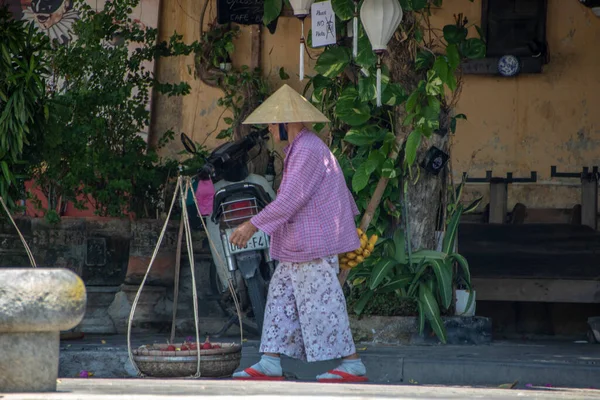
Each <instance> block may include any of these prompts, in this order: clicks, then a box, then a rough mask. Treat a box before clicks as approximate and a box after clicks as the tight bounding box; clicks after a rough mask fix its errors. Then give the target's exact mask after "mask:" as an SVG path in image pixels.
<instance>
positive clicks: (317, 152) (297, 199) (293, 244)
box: [251, 129, 360, 262]
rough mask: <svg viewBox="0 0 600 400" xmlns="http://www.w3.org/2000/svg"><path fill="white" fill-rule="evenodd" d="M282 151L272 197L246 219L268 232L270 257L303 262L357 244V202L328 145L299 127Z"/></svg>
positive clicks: (342, 250) (351, 249)
mask: <svg viewBox="0 0 600 400" xmlns="http://www.w3.org/2000/svg"><path fill="white" fill-rule="evenodd" d="M284 152H285V154H286V157H285V162H284V175H283V181H282V182H281V186H280V188H279V193H278V195H277V199H275V200H274V201H273V202H271V203H270V204H269V205H268V206H267V207H265V208H264V209H263V210H262V211H261V212H260V213H259V214H258V215H256V216H255V217H254V218H252V221H251V222H252V224H253V225H254V226H256V227H257V228H258V229H260V230H262V231H263V232H265V233H267V234H268V235H270V236H271V257H272V258H273V259H275V260H279V261H284V262H308V261H312V260H315V259H319V258H323V257H327V256H332V255H337V254H341V253H345V252H349V251H353V250H356V249H357V248H359V247H360V240H359V239H358V235H357V234H356V224H355V222H354V217H355V216H356V215H358V213H359V212H358V208H357V207H356V203H355V202H354V199H353V198H352V194H351V193H350V191H349V190H348V187H347V186H346V181H345V180H344V174H343V172H342V169H341V167H340V165H339V163H338V162H337V160H336V158H335V156H334V155H333V154H332V153H331V151H330V150H329V148H328V147H327V146H326V145H325V143H323V141H322V140H321V139H320V138H319V137H318V136H317V135H315V134H314V133H313V132H311V131H309V130H308V129H303V130H302V131H301V132H300V133H299V134H298V136H296V138H295V139H294V141H293V142H292V143H291V144H290V145H289V146H288V147H286V148H285V150H284Z"/></svg>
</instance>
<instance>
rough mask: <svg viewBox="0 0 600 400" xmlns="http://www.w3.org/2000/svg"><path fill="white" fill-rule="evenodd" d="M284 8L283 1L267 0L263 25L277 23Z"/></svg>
mask: <svg viewBox="0 0 600 400" xmlns="http://www.w3.org/2000/svg"><path fill="white" fill-rule="evenodd" d="M282 8H283V1H282V0H265V2H264V14H263V24H265V25H269V24H270V23H271V22H273V21H275V20H276V19H277V17H279V14H281V9H282Z"/></svg>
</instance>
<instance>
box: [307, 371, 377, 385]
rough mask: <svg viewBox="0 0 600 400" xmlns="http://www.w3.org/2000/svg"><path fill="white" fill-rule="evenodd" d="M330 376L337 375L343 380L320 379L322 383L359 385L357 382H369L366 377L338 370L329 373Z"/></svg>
mask: <svg viewBox="0 0 600 400" xmlns="http://www.w3.org/2000/svg"><path fill="white" fill-rule="evenodd" d="M327 373H328V374H331V375H337V376H339V377H340V378H341V379H337V378H325V379H318V381H319V382H321V383H357V382H368V381H369V379H368V378H367V377H366V376H358V375H352V374H349V373H347V372H344V371H338V370H337V369H333V370H331V371H327Z"/></svg>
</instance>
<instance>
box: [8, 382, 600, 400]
mask: <svg viewBox="0 0 600 400" xmlns="http://www.w3.org/2000/svg"><path fill="white" fill-rule="evenodd" d="M58 390H59V392H58V393H41V394H2V393H0V399H2V400H109V399H110V400H133V399H135V400H171V399H178V400H200V399H202V400H206V398H207V396H210V398H211V399H213V398H219V399H226V398H239V397H241V396H243V397H244V398H260V399H277V400H279V399H293V400H304V399H342V398H343V399H344V400H358V399H399V400H409V399H410V400H413V399H414V400H438V399H449V400H464V399H485V400H513V399H523V398H525V399H537V400H599V399H600V391H591V390H556V389H546V390H508V389H507V390H503V389H476V388H459V387H415V386H380V385H338V384H318V383H293V382H275V383H273V382H270V383H269V384H268V385H267V384H265V383H264V382H236V381H224V380H218V381H208V380H206V381H205V380H200V381H196V380H154V379H143V380H142V379H140V380H133V379H127V380H119V379H61V381H60V383H59V384H58Z"/></svg>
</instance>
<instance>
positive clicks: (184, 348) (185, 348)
mask: <svg viewBox="0 0 600 400" xmlns="http://www.w3.org/2000/svg"><path fill="white" fill-rule="evenodd" d="M189 349H190V348H189V347H188V346H187V345H186V344H184V345H183V346H181V351H188V350H189Z"/></svg>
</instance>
